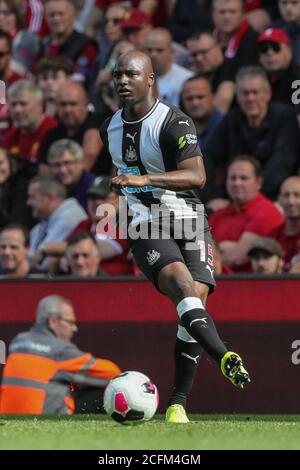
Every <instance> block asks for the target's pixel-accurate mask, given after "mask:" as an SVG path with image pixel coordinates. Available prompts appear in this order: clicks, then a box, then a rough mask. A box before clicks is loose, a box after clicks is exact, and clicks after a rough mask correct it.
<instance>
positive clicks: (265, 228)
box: [209, 156, 283, 272]
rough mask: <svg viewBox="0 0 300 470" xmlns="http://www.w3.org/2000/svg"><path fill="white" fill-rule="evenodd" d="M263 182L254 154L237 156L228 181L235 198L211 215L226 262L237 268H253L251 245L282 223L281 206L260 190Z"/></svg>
mask: <svg viewBox="0 0 300 470" xmlns="http://www.w3.org/2000/svg"><path fill="white" fill-rule="evenodd" d="M261 184H262V178H261V176H260V166H259V163H258V162H257V161H256V160H255V159H254V158H253V157H249V156H238V157H236V158H235V159H233V160H232V162H231V164H230V165H229V167H228V172H227V181H226V186H227V192H228V194H229V196H230V199H231V201H232V202H231V203H230V204H229V205H228V206H227V207H225V208H224V209H220V210H218V211H216V212H215V213H214V214H213V215H212V216H211V217H210V218H209V223H210V225H211V228H212V234H213V237H214V239H215V240H216V241H217V243H218V246H219V249H220V251H221V254H222V260H223V263H224V265H226V266H228V267H230V268H231V269H232V270H233V271H234V272H241V271H251V268H250V264H249V258H248V256H247V253H248V251H249V249H250V247H251V246H252V245H253V243H254V241H255V240H256V238H258V237H261V236H270V234H271V232H272V231H273V230H275V229H276V228H277V227H279V226H280V225H281V224H282V223H283V216H282V215H281V213H280V212H279V211H278V209H277V208H276V207H275V206H274V204H273V203H272V202H271V201H269V200H268V199H267V198H266V197H265V196H264V195H263V194H261V193H260V188H261Z"/></svg>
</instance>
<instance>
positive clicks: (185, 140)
mask: <svg viewBox="0 0 300 470" xmlns="http://www.w3.org/2000/svg"><path fill="white" fill-rule="evenodd" d="M196 143H197V136H196V135H195V134H185V135H182V136H181V137H179V139H178V148H179V150H182V149H183V148H184V147H185V146H186V144H188V145H191V144H196Z"/></svg>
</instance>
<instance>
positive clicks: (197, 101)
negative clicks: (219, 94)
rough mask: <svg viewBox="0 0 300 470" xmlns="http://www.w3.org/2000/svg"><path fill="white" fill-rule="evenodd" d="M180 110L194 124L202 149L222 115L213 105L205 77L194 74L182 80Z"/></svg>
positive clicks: (212, 95)
mask: <svg viewBox="0 0 300 470" xmlns="http://www.w3.org/2000/svg"><path fill="white" fill-rule="evenodd" d="M181 102H182V110H183V111H184V112H185V113H186V114H187V115H188V116H190V117H191V118H192V119H193V121H194V124H195V127H196V131H197V137H198V143H199V145H200V148H201V149H202V150H203V149H204V148H205V146H206V143H207V140H208V139H209V137H210V136H211V135H212V134H213V132H214V130H215V128H216V127H217V125H218V124H219V123H220V122H221V120H222V117H223V115H222V114H221V113H220V112H219V111H218V110H217V109H216V108H215V107H214V94H213V91H212V87H211V83H210V82H209V80H208V79H207V78H206V77H201V76H195V77H191V78H188V79H187V80H186V82H184V84H183V87H182V92H181Z"/></svg>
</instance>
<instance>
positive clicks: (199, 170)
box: [112, 156, 206, 191]
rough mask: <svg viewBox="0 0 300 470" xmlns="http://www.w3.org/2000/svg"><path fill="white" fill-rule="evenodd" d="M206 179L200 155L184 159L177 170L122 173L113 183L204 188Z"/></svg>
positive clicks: (120, 184) (123, 185) (165, 187)
mask: <svg viewBox="0 0 300 470" xmlns="http://www.w3.org/2000/svg"><path fill="white" fill-rule="evenodd" d="M205 181H206V175H205V169H204V165H203V159H202V157H200V156H197V157H192V158H188V159H186V160H183V161H182V162H180V163H179V164H178V169H177V170H175V171H169V172H166V173H157V174H153V175H143V176H135V175H130V174H121V175H119V176H115V177H114V178H113V179H112V183H113V185H114V186H115V187H117V188H124V187H131V188H140V187H143V186H154V187H157V188H163V189H170V190H173V191H183V190H186V189H193V188H203V187H204V185H205Z"/></svg>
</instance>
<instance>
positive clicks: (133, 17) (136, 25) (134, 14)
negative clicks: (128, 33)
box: [120, 8, 151, 30]
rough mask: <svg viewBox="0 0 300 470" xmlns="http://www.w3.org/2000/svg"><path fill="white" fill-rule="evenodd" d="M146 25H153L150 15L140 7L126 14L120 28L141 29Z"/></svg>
mask: <svg viewBox="0 0 300 470" xmlns="http://www.w3.org/2000/svg"><path fill="white" fill-rule="evenodd" d="M146 25H151V19H150V16H148V15H147V13H144V12H143V11H142V10H139V9H138V8H133V9H132V10H129V11H128V12H126V13H125V14H124V16H123V20H122V21H121V23H120V28H121V29H122V30H126V29H141V28H142V27H143V26H146Z"/></svg>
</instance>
